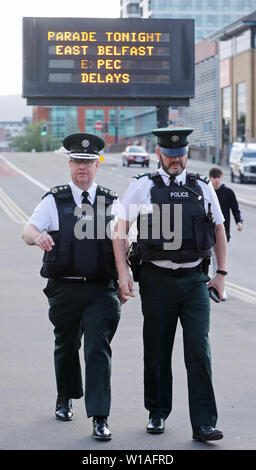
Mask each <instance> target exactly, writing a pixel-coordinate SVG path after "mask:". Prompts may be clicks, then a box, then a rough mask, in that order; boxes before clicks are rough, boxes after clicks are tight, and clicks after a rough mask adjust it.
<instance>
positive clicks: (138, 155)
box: [122, 145, 150, 167]
mask: <svg viewBox="0 0 256 470" xmlns="http://www.w3.org/2000/svg"><path fill="white" fill-rule="evenodd" d="M149 161H150V159H149V154H148V153H147V152H146V150H145V149H144V147H142V146H139V145H129V146H128V147H126V148H125V150H124V152H123V153H122V165H123V166H129V165H131V164H136V165H141V166H142V167H143V166H146V167H148V166H149Z"/></svg>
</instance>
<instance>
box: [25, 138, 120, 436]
mask: <svg viewBox="0 0 256 470" xmlns="http://www.w3.org/2000/svg"><path fill="white" fill-rule="evenodd" d="M63 145H64V147H65V148H66V150H68V151H69V157H70V160H69V167H70V173H71V181H70V183H69V184H65V185H62V186H56V187H54V188H52V189H51V190H50V191H49V192H48V193H47V194H46V195H45V196H44V197H43V199H42V201H41V202H40V204H39V205H38V206H37V207H36V208H35V211H34V213H33V215H32V216H31V217H30V219H29V221H28V223H27V225H26V226H25V228H24V230H23V234H22V236H23V238H24V240H25V242H26V243H27V244H28V245H37V246H39V247H40V248H41V249H42V250H44V251H45V253H44V258H43V266H42V269H41V275H42V276H43V277H45V278H48V283H47V286H46V288H45V289H44V292H45V294H46V296H47V297H48V301H49V306H50V308H49V318H50V321H51V322H52V323H53V325H54V334H55V350H54V363H55V374H56V382H57V390H58V396H57V403H56V418H57V419H60V420H64V421H70V420H71V419H72V417H73V410H72V401H71V399H72V398H80V397H81V396H82V395H83V389H82V380H81V369H80V362H79V348H80V345H81V336H82V333H83V334H84V358H85V364H86V368H85V381H86V384H85V406H86V411H87V416H88V417H91V416H93V436H94V437H95V438H97V439H102V440H107V439H111V432H110V430H109V428H108V422H107V417H108V415H109V410H110V372H111V348H110V342H111V340H112V338H113V336H114V334H115V331H116V328H117V325H118V322H119V318H120V302H119V299H118V297H117V291H116V277H117V276H116V269H115V264H114V256H113V251H112V240H111V238H110V237H108V236H107V234H106V228H107V225H108V224H111V219H112V216H111V215H108V212H109V211H108V212H107V209H108V207H109V206H110V205H111V204H112V203H113V201H115V200H116V199H117V195H116V194H115V193H113V192H112V191H110V190H108V189H106V188H103V187H101V186H99V185H97V184H96V183H95V182H94V176H95V174H96V171H97V169H98V166H99V159H100V157H99V152H100V150H101V149H102V148H103V147H104V145H105V142H104V140H102V139H101V138H100V137H98V136H95V135H91V134H72V135H70V136H68V137H66V138H65V139H64V141H63ZM99 229H101V232H102V233H101V235H100V237H99V236H98V233H99Z"/></svg>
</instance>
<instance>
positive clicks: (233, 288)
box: [226, 281, 256, 304]
mask: <svg viewBox="0 0 256 470" xmlns="http://www.w3.org/2000/svg"><path fill="white" fill-rule="evenodd" d="M226 286H227V288H228V292H230V293H231V295H233V296H234V297H236V298H238V299H240V300H244V301H245V302H249V303H251V304H256V293H255V292H254V291H253V290H251V289H248V288H247V287H243V286H240V285H239V284H235V283H233V282H230V281H227V282H226Z"/></svg>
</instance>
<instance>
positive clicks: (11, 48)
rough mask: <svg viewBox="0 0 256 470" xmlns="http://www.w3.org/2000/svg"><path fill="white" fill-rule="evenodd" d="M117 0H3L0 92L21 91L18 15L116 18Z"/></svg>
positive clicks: (20, 34)
mask: <svg viewBox="0 0 256 470" xmlns="http://www.w3.org/2000/svg"><path fill="white" fill-rule="evenodd" d="M119 5H120V0H71V1H65V0H61V1H60V0H42V1H41V0H13V1H11V0H9V1H8V0H7V1H6V2H5V5H4V8H3V9H2V12H1V27H0V64H1V75H0V95H16V94H17V95H21V94H22V18H23V17H25V16H34V17H42V16H46V17H56V18H58V17H68V18H69V17H70V18H72V17H74V18H99V17H101V18H119V17H120V7H119Z"/></svg>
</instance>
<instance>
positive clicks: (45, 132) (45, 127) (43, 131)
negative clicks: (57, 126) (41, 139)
mask: <svg viewBox="0 0 256 470" xmlns="http://www.w3.org/2000/svg"><path fill="white" fill-rule="evenodd" d="M41 135H47V125H46V124H43V125H42V126H41Z"/></svg>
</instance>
